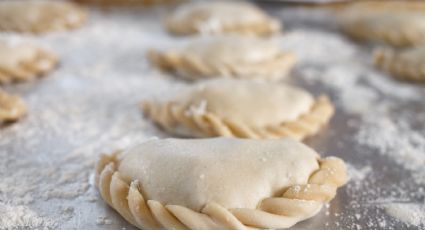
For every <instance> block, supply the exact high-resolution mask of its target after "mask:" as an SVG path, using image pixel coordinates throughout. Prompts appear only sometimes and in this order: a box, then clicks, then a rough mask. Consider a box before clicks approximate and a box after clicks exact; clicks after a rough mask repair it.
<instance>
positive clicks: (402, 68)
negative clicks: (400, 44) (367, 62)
mask: <svg viewBox="0 0 425 230" xmlns="http://www.w3.org/2000/svg"><path fill="white" fill-rule="evenodd" d="M375 65H376V66H377V67H378V68H380V69H382V70H384V71H387V72H389V73H391V74H393V75H394V76H395V77H397V78H400V79H406V80H414V81H425V46H417V47H416V46H414V47H411V48H406V49H402V50H394V49H390V48H378V49H376V50H375Z"/></svg>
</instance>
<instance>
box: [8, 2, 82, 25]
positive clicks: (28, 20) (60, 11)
mask: <svg viewBox="0 0 425 230" xmlns="http://www.w3.org/2000/svg"><path fill="white" fill-rule="evenodd" d="M86 17H87V15H86V12H85V11H84V10H83V9H82V8H80V7H79V6H77V5H75V4H72V3H69V2H65V1H46V0H42V1H31V0H22V1H15V0H5V1H0V31H17V32H30V33H44V32H49V31H62V30H67V29H73V28H77V27H80V26H81V25H82V24H83V23H84V22H85V20H86Z"/></svg>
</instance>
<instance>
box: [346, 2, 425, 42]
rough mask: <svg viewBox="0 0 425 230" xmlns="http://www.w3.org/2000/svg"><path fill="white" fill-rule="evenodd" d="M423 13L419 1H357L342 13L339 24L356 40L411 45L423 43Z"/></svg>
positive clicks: (424, 29) (424, 16) (422, 6)
mask: <svg viewBox="0 0 425 230" xmlns="http://www.w3.org/2000/svg"><path fill="white" fill-rule="evenodd" d="M424 13H425V4H423V3H420V2H415V3H412V2H400V1H399V2H397V1H392V2H384V1H381V2H374V3H371V2H364V3H362V2H360V3H357V4H354V5H353V6H351V7H349V8H348V9H346V10H343V11H342V12H341V14H340V23H341V28H342V30H343V31H344V32H345V33H346V34H347V35H349V36H351V37H353V38H355V39H359V40H366V41H377V42H384V43H388V44H390V45H393V46H411V45H415V44H421V43H424V42H425V15H424Z"/></svg>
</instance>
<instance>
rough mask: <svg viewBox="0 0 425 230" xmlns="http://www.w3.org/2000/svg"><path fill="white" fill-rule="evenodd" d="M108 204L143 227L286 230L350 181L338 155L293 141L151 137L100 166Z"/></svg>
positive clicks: (98, 170)
mask: <svg viewBox="0 0 425 230" xmlns="http://www.w3.org/2000/svg"><path fill="white" fill-rule="evenodd" d="M96 175H97V178H96V179H97V180H96V182H97V186H98V188H99V190H100V194H101V196H102V197H103V199H104V200H105V201H106V202H107V203H108V204H109V205H110V206H111V207H113V208H114V209H115V210H116V211H117V212H118V213H120V214H121V215H122V216H123V217H124V218H125V219H126V220H127V221H128V222H130V223H131V224H133V225H135V226H137V227H139V228H140V229H146V230H148V229H149V230H156V229H177V230H189V229H190V230H200V229H203V230H222V229H240V230H243V229H246V230H248V229H253V228H254V229H282V228H289V227H291V226H293V225H294V224H296V223H297V222H300V221H303V220H305V219H308V218H310V217H312V216H314V215H316V214H317V213H318V212H319V211H320V209H321V208H322V206H323V205H324V204H326V203H327V202H329V201H330V200H332V199H333V198H334V197H335V195H336V191H337V188H338V187H340V186H342V185H344V184H345V183H346V180H347V175H346V166H345V164H344V162H343V161H342V160H341V159H339V158H336V157H328V158H323V159H320V158H319V156H318V155H317V153H316V152H315V151H314V150H312V149H310V148H309V147H307V146H305V145H303V144H301V143H299V142H297V141H294V140H291V139H280V140H252V139H234V138H212V139H163V140H150V141H148V142H145V143H142V144H139V145H138V146H136V147H133V148H131V149H129V150H128V151H126V152H124V153H122V154H113V155H104V156H102V157H101V158H100V160H99V161H98V163H97V166H96Z"/></svg>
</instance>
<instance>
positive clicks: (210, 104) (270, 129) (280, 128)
mask: <svg viewBox="0 0 425 230" xmlns="http://www.w3.org/2000/svg"><path fill="white" fill-rule="evenodd" d="M142 107H143V111H144V113H145V115H146V116H148V117H150V118H151V119H152V120H153V121H155V122H156V123H157V124H158V125H159V126H161V127H162V128H163V129H165V130H166V131H168V132H171V133H174V134H177V135H181V136H187V137H212V136H235V137H243V138H280V137H292V138H295V139H303V138H305V137H307V136H311V135H314V134H316V133H317V132H318V131H319V130H320V128H321V127H322V126H323V125H324V124H326V123H327V122H328V121H329V119H330V118H331V117H332V115H333V112H334V107H333V105H332V104H331V102H330V101H329V99H328V98H327V97H319V98H318V99H317V100H315V99H314V98H313V97H312V96H311V95H310V94H309V93H308V92H306V91H304V90H302V89H299V88H295V87H291V86H288V85H284V84H280V83H271V82H262V81H252V80H234V79H223V78H222V79H213V80H208V81H204V82H200V83H197V84H194V85H192V86H190V87H188V89H185V90H182V91H181V92H180V93H179V94H176V95H175V97H174V98H171V99H168V100H167V99H165V100H161V101H160V100H152V101H144V102H142Z"/></svg>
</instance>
